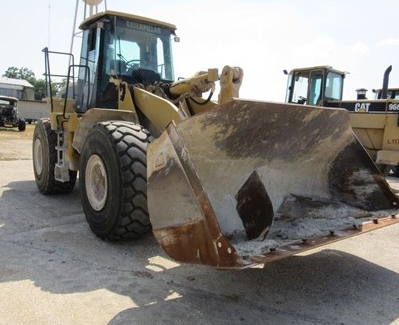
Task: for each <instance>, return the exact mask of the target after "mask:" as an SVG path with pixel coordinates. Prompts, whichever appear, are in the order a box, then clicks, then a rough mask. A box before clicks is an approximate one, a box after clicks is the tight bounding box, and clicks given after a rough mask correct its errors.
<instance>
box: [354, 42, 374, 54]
mask: <svg viewBox="0 0 399 325" xmlns="http://www.w3.org/2000/svg"><path fill="white" fill-rule="evenodd" d="M351 51H352V52H353V53H358V54H365V53H367V52H368V51H370V47H369V46H368V45H367V44H366V43H363V42H357V43H356V44H355V45H353V46H352V48H351Z"/></svg>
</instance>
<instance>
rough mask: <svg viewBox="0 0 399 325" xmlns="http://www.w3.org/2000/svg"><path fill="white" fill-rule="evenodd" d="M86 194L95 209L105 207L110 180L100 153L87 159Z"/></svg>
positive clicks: (98, 209)
mask: <svg viewBox="0 0 399 325" xmlns="http://www.w3.org/2000/svg"><path fill="white" fill-rule="evenodd" d="M85 186H86V195H87V199H88V200H89V203H90V205H91V207H92V208H93V209H94V210H95V211H100V210H101V209H103V208H104V206H105V203H106V202H107V195H108V180H107V172H106V169H105V166H104V162H103V161H102V159H101V158H100V156H98V155H92V156H91V157H90V158H89V160H88V161H87V165H86V172H85Z"/></svg>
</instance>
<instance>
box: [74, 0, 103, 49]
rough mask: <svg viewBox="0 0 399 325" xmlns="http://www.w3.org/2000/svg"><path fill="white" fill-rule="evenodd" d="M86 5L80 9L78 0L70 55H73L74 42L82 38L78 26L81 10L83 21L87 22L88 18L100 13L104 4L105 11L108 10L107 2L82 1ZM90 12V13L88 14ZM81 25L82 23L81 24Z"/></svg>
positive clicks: (99, 0) (77, 0)
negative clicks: (100, 8) (77, 38)
mask: <svg viewBox="0 0 399 325" xmlns="http://www.w3.org/2000/svg"><path fill="white" fill-rule="evenodd" d="M81 1H82V2H83V3H84V7H83V8H80V7H79V3H80V1H79V0H76V7H75V17H74V19H73V27H72V28H73V29H72V37H71V49H70V53H72V54H73V45H74V41H75V38H76V37H80V34H81V33H82V31H80V30H79V29H78V28H77V26H76V23H77V18H78V16H79V9H80V10H83V14H82V13H81V15H82V16H83V17H82V19H81V21H83V20H85V19H86V18H88V17H90V16H92V15H94V14H96V13H98V12H99V5H100V4H101V3H102V2H104V3H103V5H104V9H103V10H107V0H81ZM87 11H89V12H87ZM79 23H80V22H79Z"/></svg>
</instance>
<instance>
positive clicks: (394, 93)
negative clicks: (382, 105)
mask: <svg viewBox="0 0 399 325" xmlns="http://www.w3.org/2000/svg"><path fill="white" fill-rule="evenodd" d="M373 93H374V99H382V89H373ZM387 99H399V88H388V90H387Z"/></svg>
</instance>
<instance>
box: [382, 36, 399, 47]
mask: <svg viewBox="0 0 399 325" xmlns="http://www.w3.org/2000/svg"><path fill="white" fill-rule="evenodd" d="M398 45H399V38H394V37H389V38H386V39H384V40H383V41H381V42H379V43H378V46H398Z"/></svg>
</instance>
